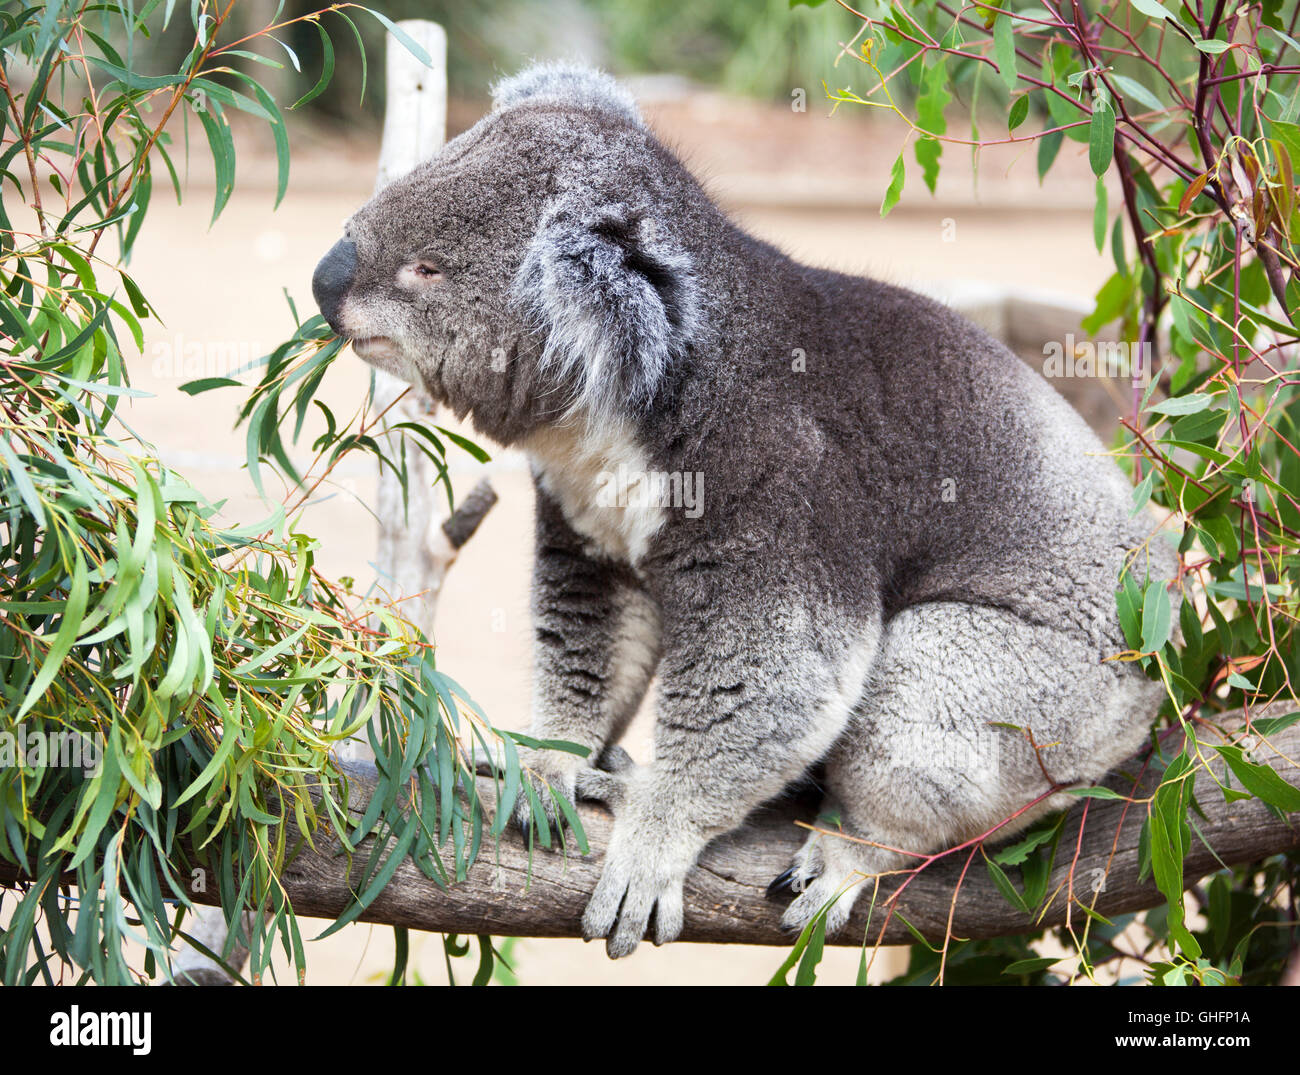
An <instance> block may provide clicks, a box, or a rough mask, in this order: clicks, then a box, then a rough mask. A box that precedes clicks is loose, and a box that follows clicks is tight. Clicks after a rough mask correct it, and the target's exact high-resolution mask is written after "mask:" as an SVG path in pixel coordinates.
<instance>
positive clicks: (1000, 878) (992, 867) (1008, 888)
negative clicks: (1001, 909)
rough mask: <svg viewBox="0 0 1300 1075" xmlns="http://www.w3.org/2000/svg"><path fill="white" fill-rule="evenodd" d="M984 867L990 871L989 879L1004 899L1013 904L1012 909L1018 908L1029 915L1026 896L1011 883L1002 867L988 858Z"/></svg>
mask: <svg viewBox="0 0 1300 1075" xmlns="http://www.w3.org/2000/svg"><path fill="white" fill-rule="evenodd" d="M984 865H985V867H986V868H987V869H988V872H989V877H990V879H991V880H992V881H993V884H994V886H995V887H996V888H997V890H998V891H999V892H1001V893H1002V897H1003V899H1005V900H1006V901H1007V902H1008V903H1009V904H1011V906H1012V907H1014V908H1016V910H1018V911H1023V912H1024V913H1025V914H1029V913H1030V907H1029V904H1027V903H1026V902H1025V898H1024V896H1022V895H1021V894H1020V892H1019V891H1018V890H1017V889H1016V886H1015V885H1013V884H1012V883H1011V878H1009V877H1008V876H1007V875H1006V873H1005V872H1004V871H1003V869H1002V867H1001V866H999V865H998V864H997V863H996V862H994V861H993V860H992V859H991V858H987V857H986V858H985V859H984Z"/></svg>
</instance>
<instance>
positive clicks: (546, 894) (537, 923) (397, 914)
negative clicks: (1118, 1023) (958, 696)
mask: <svg viewBox="0 0 1300 1075" xmlns="http://www.w3.org/2000/svg"><path fill="white" fill-rule="evenodd" d="M1238 725H1239V722H1238ZM1270 744H1271V746H1270V745H1263V744H1261V745H1260V746H1258V747H1256V748H1255V750H1254V756H1255V758H1256V760H1257V761H1258V762H1260V763H1266V764H1269V765H1271V766H1272V767H1273V768H1274V769H1276V770H1277V772H1278V773H1279V774H1280V775H1281V776H1282V778H1283V779H1285V780H1286V781H1288V782H1289V783H1291V784H1292V785H1295V786H1300V766H1297V765H1296V763H1295V762H1294V761H1293V760H1292V759H1294V758H1296V757H1300V725H1293V726H1292V727H1291V728H1288V729H1286V730H1285V731H1284V732H1280V733H1278V734H1276V735H1274V736H1272V737H1271V738H1270ZM1207 753H1208V754H1210V755H1211V756H1212V760H1211V762H1210V764H1211V767H1212V769H1213V771H1214V773H1215V776H1216V777H1217V778H1218V780H1220V781H1222V780H1223V779H1224V771H1223V764H1222V762H1221V761H1219V760H1218V758H1217V755H1214V754H1213V752H1212V751H1207ZM1136 768H1137V767H1136V766H1135V767H1134V769H1136ZM349 775H350V794H351V799H350V807H351V809H353V810H355V811H357V812H358V813H360V812H362V811H363V810H364V809H365V805H366V803H367V802H368V801H369V797H370V794H371V792H372V791H373V788H374V770H373V768H372V767H369V766H364V765H357V766H350V767H349ZM1158 782H1159V780H1158V777H1156V776H1152V775H1147V776H1146V777H1145V778H1144V779H1143V780H1142V781H1141V782H1140V783H1139V785H1138V788H1137V790H1136V791H1134V788H1133V778H1132V777H1131V776H1123V775H1119V774H1118V773H1117V774H1112V775H1111V776H1110V777H1109V778H1107V780H1106V781H1105V786H1107V787H1110V788H1111V789H1113V790H1114V791H1116V792H1117V793H1119V794H1120V795H1123V796H1126V797H1132V798H1133V799H1134V800H1142V799H1145V798H1146V797H1148V796H1149V795H1150V794H1151V793H1152V792H1153V791H1154V789H1155V787H1156V785H1157V784H1158ZM1232 786H1234V787H1235V786H1237V785H1236V784H1235V782H1234V783H1233V785H1232ZM479 790H480V793H481V795H482V797H483V801H484V802H486V803H489V804H490V803H492V802H493V801H494V798H495V793H494V791H493V782H492V780H491V779H490V778H488V777H480V778H479ZM1196 797H1197V802H1198V804H1199V805H1200V807H1201V810H1202V811H1203V816H1198V817H1197V818H1196V823H1197V829H1199V832H1200V833H1201V835H1202V836H1203V838H1204V839H1203V840H1202V839H1200V838H1198V837H1196V836H1195V835H1194V836H1193V841H1194V842H1193V845H1192V847H1191V849H1190V850H1189V852H1188V854H1187V858H1186V860H1185V861H1184V864H1183V871H1184V878H1185V881H1186V884H1187V886H1188V887H1190V886H1192V885H1194V884H1195V883H1196V882H1197V881H1198V880H1200V879H1201V878H1202V877H1204V876H1205V875H1206V874H1209V873H1212V872H1214V871H1215V870H1218V869H1220V868H1221V867H1222V866H1225V865H1227V866H1232V865H1238V864H1241V863H1246V862H1252V861H1256V860H1259V859H1262V858H1266V857H1268V856H1270V855H1274V854H1279V853H1282V852H1285V851H1289V850H1293V849H1295V848H1300V824H1298V823H1300V814H1293V815H1290V816H1289V817H1288V818H1280V817H1278V816H1277V815H1276V814H1274V813H1273V812H1272V811H1271V810H1270V809H1269V808H1268V807H1267V806H1265V804H1264V803H1262V802H1260V801H1258V800H1256V799H1250V800H1242V801H1238V802H1233V803H1225V802H1224V801H1223V794H1222V792H1221V791H1220V790H1219V786H1218V784H1217V783H1216V781H1215V779H1212V778H1211V776H1210V775H1209V773H1207V772H1206V771H1205V770H1203V769H1202V770H1200V771H1198V773H1197V777H1196ZM578 812H579V815H580V816H581V818H582V824H583V827H584V829H585V831H586V834H587V838H588V840H589V842H590V844H591V848H592V853H591V854H590V855H588V856H582V855H580V854H578V853H577V852H576V850H574V849H573V848H570V850H569V852H568V853H567V854H564V853H560V852H556V851H548V850H545V849H541V848H536V849H534V851H533V853H532V855H531V868H530V861H529V860H530V856H529V852H528V850H527V848H526V847H525V846H524V845H523V843H522V841H521V839H520V837H519V834H518V833H517V832H516V831H515V830H514V829H513V827H512V828H510V829H508V830H507V833H506V835H505V836H504V837H503V838H502V840H501V842H500V845H499V847H494V846H492V844H491V841H490V840H489V841H487V842H486V845H485V847H484V850H483V851H481V852H480V854H479V857H478V860H477V861H476V862H475V864H474V865H473V867H472V868H471V869H470V871H469V876H468V877H467V878H466V879H465V880H464V881H462V882H459V883H455V884H452V885H451V886H449V887H448V888H446V889H443V888H440V887H439V886H438V884H437V883H435V882H434V881H431V880H429V879H428V878H427V877H425V876H424V874H423V873H421V872H420V870H419V868H418V867H417V866H416V865H415V864H414V863H412V862H411V861H410V860H407V861H405V862H402V863H401V864H399V865H398V867H397V871H396V873H395V874H394V876H393V879H392V881H391V882H390V883H389V884H388V886H387V888H385V889H384V891H383V892H382V893H380V895H379V896H378V897H377V898H376V899H375V900H374V902H373V903H372V904H371V905H370V906H369V907H368V908H367V909H366V911H365V912H363V913H362V915H361V920H362V921H367V922H377V923H383V924H386V925H395V926H407V927H409V928H412V929H420V930H429V931H434V932H443V933H461V934H468V933H487V934H493V935H497V936H516V937H577V936H579V935H580V930H579V922H580V920H581V917H582V911H583V908H584V907H585V906H586V902H587V898H588V897H589V896H590V894H591V892H592V890H593V889H594V888H595V886H596V881H597V879H598V878H599V876H600V869H601V865H602V858H603V851H604V848H605V847H606V846H607V845H608V842H609V835H610V829H611V826H612V818H611V816H610V814H609V813H608V812H607V811H606V810H605V809H604V808H603V807H601V806H598V805H596V804H591V803H582V804H580V805H579V809H578ZM815 814H816V804H815V802H813V801H810V800H808V799H807V798H804V799H800V798H795V797H792V798H790V799H789V800H787V801H783V802H778V803H774V804H771V805H769V806H767V807H764V808H762V809H760V810H758V811H756V812H755V813H754V814H753V815H752V816H751V817H750V818H749V819H748V820H747V822H746V823H745V825H744V826H743V827H742V828H740V829H739V830H737V831H736V832H735V833H732V834H730V835H727V836H724V837H721V838H719V839H717V840H715V841H714V842H713V843H712V844H710V845H709V847H708V848H707V849H706V850H705V852H704V854H703V856H702V857H701V860H700V863H699V866H698V867H697V868H695V869H694V870H692V871H691V873H690V875H689V877H688V878H687V881H686V925H685V929H684V931H683V933H682V938H681V939H682V940H684V941H705V942H711V943H735V944H768V945H787V944H790V943H791V942H792V940H793V938H792V937H791V936H790V935H789V934H788V933H786V932H785V931H784V930H782V929H781V926H780V917H781V911H782V909H783V904H782V903H781V902H779V901H776V900H773V899H771V898H769V897H768V896H767V894H766V889H767V886H768V883H769V882H770V881H771V880H772V879H773V878H774V877H776V876H777V874H779V873H781V872H782V871H783V870H784V869H785V868H786V867H787V866H788V865H789V864H790V860H791V856H792V855H793V854H794V852H795V850H796V848H798V847H799V845H800V844H801V843H802V842H803V840H804V838H805V837H806V836H807V835H808V830H807V828H806V827H804V826H806V825H808V824H811V823H812V822H813V819H814V817H815ZM1145 817H1146V803H1145V802H1142V801H1134V802H1120V801H1113V800H1111V801H1104V800H1099V799H1092V800H1090V801H1089V803H1088V810H1087V818H1086V824H1085V825H1084V826H1083V833H1082V836H1080V831H1079V829H1080V821H1081V819H1082V818H1083V803H1082V802H1081V803H1080V804H1079V805H1078V806H1076V807H1075V808H1074V809H1072V810H1071V811H1070V812H1069V814H1068V815H1067V818H1066V821H1065V825H1064V829H1063V831H1062V834H1061V838H1060V841H1059V844H1058V851H1057V855H1056V863H1055V866H1054V867H1053V871H1052V875H1051V880H1050V882H1049V884H1048V886H1047V891H1048V892H1049V893H1050V894H1051V896H1050V898H1049V901H1048V907H1047V909H1046V910H1045V911H1043V912H1042V913H1041V914H1037V913H1036V914H1035V915H1027V914H1025V913H1024V912H1023V911H1020V910H1017V909H1016V908H1015V907H1013V906H1011V904H1009V903H1008V902H1007V901H1006V899H1005V898H1003V896H1002V895H1001V894H1000V893H999V892H998V890H997V888H996V887H995V886H994V884H993V882H992V881H991V879H990V877H989V876H988V873H987V871H986V870H984V869H982V868H981V867H980V866H979V864H978V863H973V864H972V868H971V869H970V870H969V871H968V872H967V873H966V877H965V879H964V881H963V882H962V884H961V887H960V892H959V893H958V896H957V899H956V901H955V903H954V901H953V891H954V888H955V887H956V884H957V880H958V878H959V876H960V875H961V873H962V871H963V866H964V864H965V862H966V861H967V859H968V858H969V855H968V854H961V855H952V856H950V857H948V858H944V859H941V860H940V861H938V862H936V863H934V864H933V865H931V866H929V867H927V868H926V869H925V870H924V871H922V872H921V873H920V874H919V875H918V876H916V877H914V878H913V879H912V880H911V882H910V883H909V884H908V885H907V889H906V891H905V892H904V893H903V894H902V896H901V899H900V900H899V901H898V905H897V908H896V910H895V913H894V914H893V915H892V916H889V922H888V925H887V926H886V928H885V930H884V933H883V937H882V938H881V940H882V943H884V944H906V943H909V942H910V941H912V940H913V939H914V938H913V937H912V936H911V934H910V933H909V932H908V929H907V926H906V925H905V924H904V922H903V919H904V918H905V919H906V920H907V921H908V922H910V923H911V924H912V925H913V926H914V927H916V929H917V930H918V931H919V932H920V933H921V934H923V935H924V936H925V937H926V938H927V939H928V940H930V941H932V942H934V943H936V944H938V943H942V941H943V938H944V935H945V932H946V931H947V930H948V928H949V925H948V923H949V918H950V916H951V933H952V935H953V936H954V937H962V938H982V937H997V936H1004V935H1009V934H1016V933H1028V932H1035V931H1037V930H1039V929H1042V928H1047V927H1052V926H1056V925H1060V924H1062V923H1063V922H1064V921H1065V920H1066V912H1067V902H1068V899H1067V895H1066V894H1067V892H1069V891H1073V892H1074V893H1075V897H1076V900H1077V901H1082V902H1084V903H1087V904H1088V905H1089V906H1091V907H1093V908H1094V909H1095V910H1096V911H1098V912H1099V913H1101V914H1103V915H1106V916H1108V917H1110V916H1113V915H1116V914H1123V913H1125V912H1130V911H1139V910H1144V909H1146V908H1150V907H1154V906H1156V905H1158V904H1159V903H1161V902H1162V897H1161V895H1160V893H1159V891H1158V890H1157V889H1156V886H1155V883H1154V881H1152V880H1151V878H1150V877H1148V878H1147V879H1146V880H1145V881H1142V882H1139V881H1138V879H1137V877H1138V837H1139V833H1140V830H1141V827H1142V822H1143V820H1144V818H1145ZM799 822H803V826H801V825H800V824H799ZM823 838H824V839H837V838H839V837H834V836H826V837H823ZM1013 839H1014V838H1013ZM316 842H317V845H318V847H319V848H320V850H318V851H313V850H311V849H310V848H307V847H304V848H303V850H302V851H301V852H300V853H299V854H298V856H297V857H296V858H294V859H293V861H292V862H291V863H290V864H289V865H287V866H286V868H285V870H284V872H283V874H282V875H281V880H282V882H283V884H284V887H285V890H286V891H287V893H288V895H289V897H290V899H291V900H292V903H293V907H294V910H295V911H296V913H298V914H299V915H303V916H306V917H312V918H336V917H337V916H338V915H339V914H341V913H342V912H343V911H344V910H345V909H346V908H347V907H348V906H349V905H350V903H351V901H352V898H353V896H352V891H351V890H350V888H349V881H348V876H347V869H346V859H345V858H344V857H343V856H342V855H340V854H337V853H335V851H334V850H333V849H332V848H331V847H330V845H329V843H328V842H327V841H325V840H324V839H322V835H321V834H320V833H318V834H317V836H316ZM368 843H369V841H367V844H368ZM1211 848H1212V849H1213V850H1211ZM989 850H990V853H992V848H990V849H989ZM1076 850H1077V854H1076V853H1075V852H1076ZM368 854H369V847H368V846H367V845H363V847H362V849H361V851H360V852H359V853H358V854H356V855H354V857H353V863H354V867H353V869H354V871H357V870H359V869H360V866H361V864H362V863H364V862H365V861H366V860H367V857H368ZM530 869H531V872H530ZM1071 870H1073V881H1072V883H1071V877H1070V874H1071ZM1006 872H1007V873H1008V875H1009V876H1010V877H1011V879H1012V880H1013V882H1015V883H1017V884H1019V882H1020V879H1019V877H1018V871H1017V869H1016V868H1015V867H1006ZM905 879H906V878H905V877H894V878H889V879H882V881H881V884H880V890H879V893H878V894H877V897H876V899H875V905H876V907H875V911H874V914H873V913H872V912H871V911H870V907H871V904H872V900H871V898H870V896H871V893H870V891H867V892H864V893H863V895H862V897H861V898H860V899H859V901H858V903H857V906H856V908H855V910H854V914H853V917H852V919H851V925H850V926H849V927H848V928H846V929H845V930H844V931H843V932H842V933H840V934H839V935H838V936H835V937H832V938H828V943H832V944H861V943H862V939H863V937H864V935H866V936H867V937H868V938H869V940H871V941H872V942H874V941H875V940H876V938H877V937H878V936H879V935H880V929H881V925H882V923H884V922H885V918H886V915H887V912H888V908H889V904H888V899H889V896H890V894H891V893H892V892H893V891H894V890H896V889H897V888H898V887H899V885H900V884H901V883H902V881H904V880H905ZM18 880H21V878H19V877H18V876H17V874H16V872H15V868H14V867H12V866H11V865H9V864H7V863H3V862H0V883H4V884H13V883H14V882H15V881H18ZM352 880H353V883H354V884H355V881H356V877H355V876H354V877H353V879H352ZM861 883H862V884H865V885H868V886H873V884H874V882H873V881H872V880H870V879H867V880H863V881H862V882H861ZM193 898H194V899H195V900H196V901H197V902H216V900H217V898H218V893H217V891H216V887H215V886H211V890H210V891H208V892H206V893H197V894H195V895H194V897H193ZM1040 910H1041V909H1036V911H1040ZM1072 914H1073V916H1074V919H1075V920H1076V921H1078V920H1079V918H1080V916H1081V915H1082V914H1083V912H1082V911H1081V910H1080V909H1079V908H1078V907H1075V908H1073V911H1072ZM869 916H870V921H869Z"/></svg>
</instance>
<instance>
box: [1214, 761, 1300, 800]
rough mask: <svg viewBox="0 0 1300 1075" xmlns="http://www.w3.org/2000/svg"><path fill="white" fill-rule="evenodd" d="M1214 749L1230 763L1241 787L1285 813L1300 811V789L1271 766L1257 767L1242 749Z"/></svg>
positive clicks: (1229, 766)
mask: <svg viewBox="0 0 1300 1075" xmlns="http://www.w3.org/2000/svg"><path fill="white" fill-rule="evenodd" d="M1214 749H1215V750H1217V751H1218V752H1219V755H1220V756H1221V757H1222V758H1223V760H1224V761H1225V762H1227V763H1228V768H1230V769H1231V770H1232V775H1233V776H1235V777H1236V778H1237V779H1238V780H1240V781H1241V786H1242V787H1244V788H1245V789H1246V790H1247V791H1249V792H1250V793H1251V794H1252V795H1254V796H1256V797H1257V798H1259V799H1262V800H1263V801H1264V802H1266V803H1268V804H1269V806H1274V807H1277V809H1279V810H1281V811H1283V812H1284V813H1288V814H1293V813H1296V812H1297V811H1300V788H1297V787H1295V786H1293V785H1291V784H1288V783H1287V782H1286V781H1285V780H1283V779H1282V778H1281V777H1280V776H1279V775H1278V774H1277V771H1276V770H1275V769H1273V768H1272V767H1271V766H1268V765H1256V764H1254V763H1253V762H1249V761H1247V760H1246V758H1245V756H1244V755H1243V754H1242V751H1241V747H1235V746H1226V747H1215V748H1214Z"/></svg>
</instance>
